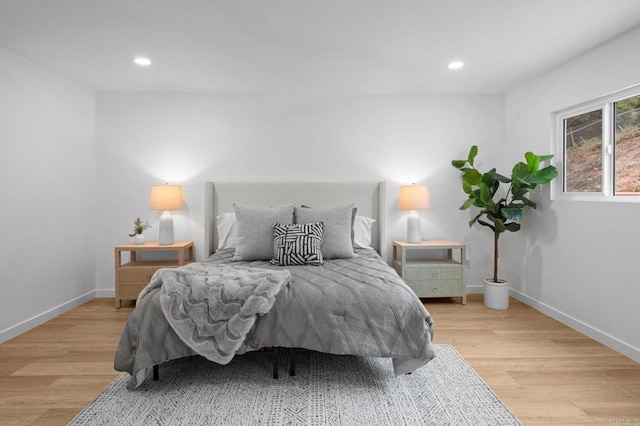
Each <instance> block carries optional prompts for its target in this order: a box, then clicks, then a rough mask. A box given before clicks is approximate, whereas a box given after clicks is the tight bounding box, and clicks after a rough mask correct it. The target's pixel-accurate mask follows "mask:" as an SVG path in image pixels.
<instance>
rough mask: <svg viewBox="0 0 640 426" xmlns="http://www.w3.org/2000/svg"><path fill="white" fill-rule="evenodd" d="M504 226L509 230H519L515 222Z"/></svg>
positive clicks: (518, 225)
mask: <svg viewBox="0 0 640 426" xmlns="http://www.w3.org/2000/svg"><path fill="white" fill-rule="evenodd" d="M504 227H505V228H507V231H510V232H518V231H519V230H520V224H519V223H515V222H511V223H507V224H506V225H505V226H504Z"/></svg>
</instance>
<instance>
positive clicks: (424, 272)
mask: <svg viewBox="0 0 640 426" xmlns="http://www.w3.org/2000/svg"><path fill="white" fill-rule="evenodd" d="M462 273H463V271H462V267H461V266H454V265H451V267H448V266H413V265H411V266H407V268H406V270H405V280H406V281H428V280H460V279H462Z"/></svg>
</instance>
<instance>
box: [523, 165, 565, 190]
mask: <svg viewBox="0 0 640 426" xmlns="http://www.w3.org/2000/svg"><path fill="white" fill-rule="evenodd" d="M556 176H558V170H556V168H555V167H554V166H547V167H545V168H544V169H542V170H539V171H538V172H537V173H535V174H534V175H532V176H531V177H530V178H529V182H530V183H533V184H541V185H545V184H547V183H549V182H551V181H552V180H553V179H555V177H556Z"/></svg>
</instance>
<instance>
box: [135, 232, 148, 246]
mask: <svg viewBox="0 0 640 426" xmlns="http://www.w3.org/2000/svg"><path fill="white" fill-rule="evenodd" d="M134 238H135V239H134V241H135V243H136V244H144V242H145V238H144V235H142V234H136V236H135V237H134Z"/></svg>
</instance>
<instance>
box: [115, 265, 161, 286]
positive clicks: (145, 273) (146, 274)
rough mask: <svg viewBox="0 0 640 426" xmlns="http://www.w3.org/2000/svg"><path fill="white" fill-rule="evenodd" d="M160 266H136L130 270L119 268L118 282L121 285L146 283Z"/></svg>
mask: <svg viewBox="0 0 640 426" xmlns="http://www.w3.org/2000/svg"><path fill="white" fill-rule="evenodd" d="M160 268H161V266H136V267H130V268H121V269H120V271H119V273H118V281H120V282H121V283H141V282H144V283H148V282H149V281H151V276H153V273H154V272H156V271H157V270H158V269H160Z"/></svg>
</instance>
